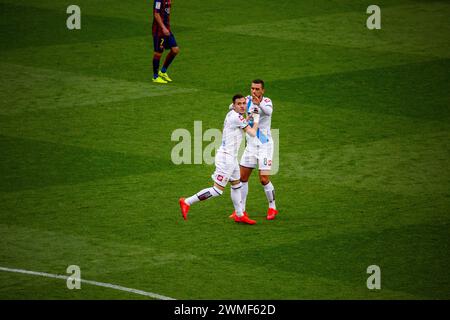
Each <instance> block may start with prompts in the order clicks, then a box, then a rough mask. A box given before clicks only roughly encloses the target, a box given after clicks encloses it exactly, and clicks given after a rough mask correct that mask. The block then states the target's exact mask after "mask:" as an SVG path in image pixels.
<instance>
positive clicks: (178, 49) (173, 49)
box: [170, 47, 180, 55]
mask: <svg viewBox="0 0 450 320" xmlns="http://www.w3.org/2000/svg"><path fill="white" fill-rule="evenodd" d="M170 50H171V51H172V54H174V55H177V54H178V53H179V52H180V48H179V47H173V48H171V49H170Z"/></svg>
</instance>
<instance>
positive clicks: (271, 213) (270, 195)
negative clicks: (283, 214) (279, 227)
mask: <svg viewBox="0 0 450 320" xmlns="http://www.w3.org/2000/svg"><path fill="white" fill-rule="evenodd" d="M259 181H260V182H261V184H262V186H263V188H264V193H265V194H266V198H267V201H268V202H269V209H268V211H267V219H268V220H273V219H274V218H275V216H276V215H277V214H278V211H277V207H276V204H275V188H274V186H273V184H272V182H271V181H270V171H267V170H260V171H259Z"/></svg>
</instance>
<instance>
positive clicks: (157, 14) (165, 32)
mask: <svg viewBox="0 0 450 320" xmlns="http://www.w3.org/2000/svg"><path fill="white" fill-rule="evenodd" d="M154 16H155V20H156V23H158V25H159V26H160V27H161V30H162V32H163V34H164V35H165V36H169V35H170V31H169V29H167V27H166V26H165V25H164V22H163V20H162V18H161V15H160V14H159V13H158V12H155V14H154Z"/></svg>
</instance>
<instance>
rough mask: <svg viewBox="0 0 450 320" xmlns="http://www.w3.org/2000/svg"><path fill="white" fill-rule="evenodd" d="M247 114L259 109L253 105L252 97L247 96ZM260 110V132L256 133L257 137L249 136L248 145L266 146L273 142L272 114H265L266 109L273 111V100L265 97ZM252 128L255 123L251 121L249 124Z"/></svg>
mask: <svg viewBox="0 0 450 320" xmlns="http://www.w3.org/2000/svg"><path fill="white" fill-rule="evenodd" d="M246 101H247V113H248V114H250V112H251V110H252V108H255V107H257V106H256V105H254V104H253V103H252V97H251V96H247V97H246ZM259 106H260V108H259V110H260V114H259V124H258V130H257V132H256V136H255V137H252V136H251V135H249V134H247V135H246V136H247V144H250V145H260V144H265V143H268V142H272V135H271V132H270V127H271V124H272V113H270V114H267V113H265V112H264V109H266V110H267V108H270V110H273V105H272V100H270V98H267V97H263V98H262V100H261V103H260V104H259ZM249 124H250V125H251V126H253V122H252V121H250V123H249Z"/></svg>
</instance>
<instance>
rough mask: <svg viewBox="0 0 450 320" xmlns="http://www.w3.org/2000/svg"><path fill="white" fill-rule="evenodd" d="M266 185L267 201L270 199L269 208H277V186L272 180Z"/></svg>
mask: <svg viewBox="0 0 450 320" xmlns="http://www.w3.org/2000/svg"><path fill="white" fill-rule="evenodd" d="M263 187H264V192H265V193H266V197H267V201H269V208H272V209H275V210H276V209H277V207H276V206H275V188H274V187H273V184H272V182H269V183H268V184H266V185H265V186H263Z"/></svg>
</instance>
